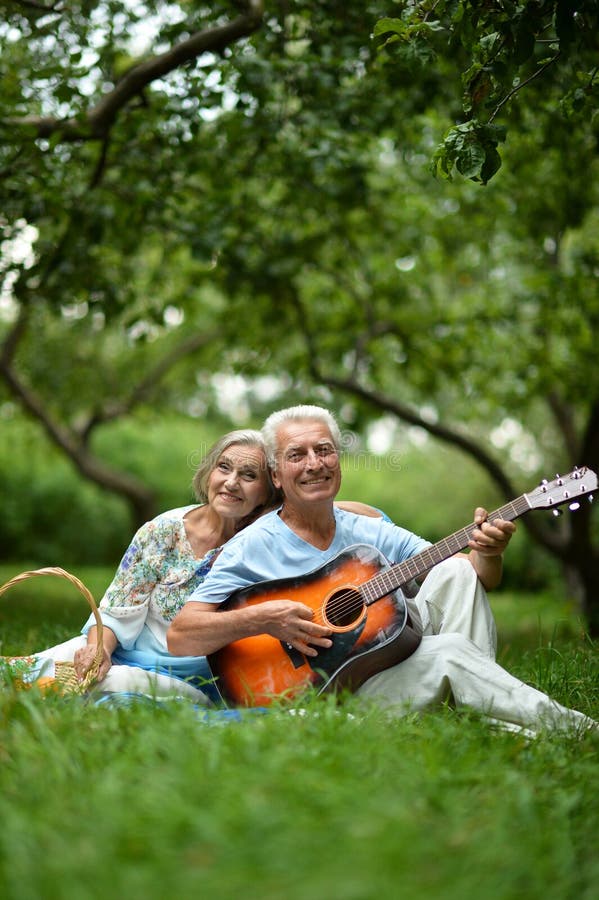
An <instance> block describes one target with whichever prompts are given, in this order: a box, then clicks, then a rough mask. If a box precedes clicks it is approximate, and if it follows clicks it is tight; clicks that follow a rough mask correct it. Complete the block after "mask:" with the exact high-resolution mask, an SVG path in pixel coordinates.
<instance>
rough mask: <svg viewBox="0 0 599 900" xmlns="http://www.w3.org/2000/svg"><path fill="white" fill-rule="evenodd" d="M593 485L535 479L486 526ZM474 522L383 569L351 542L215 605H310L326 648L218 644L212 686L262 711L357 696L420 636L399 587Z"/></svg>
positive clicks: (568, 500) (580, 475)
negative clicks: (323, 697)
mask: <svg viewBox="0 0 599 900" xmlns="http://www.w3.org/2000/svg"><path fill="white" fill-rule="evenodd" d="M596 488H597V476H596V474H595V473H594V472H593V471H592V470H591V469H588V468H586V467H583V468H580V469H574V471H573V472H571V473H570V474H569V475H565V476H561V477H560V476H558V477H557V478H556V479H555V480H554V481H552V482H547V481H543V482H542V483H541V485H540V486H539V487H537V488H536V489H535V490H533V491H532V492H531V493H529V494H522V495H521V496H520V497H518V498H517V499H516V500H512V501H511V503H507V504H506V505H505V506H502V507H501V508H500V509H498V510H496V511H495V512H492V513H490V515H489V521H492V520H493V519H505V520H507V521H512V520H514V519H517V518H518V517H519V516H522V515H524V513H527V512H529V511H530V510H533V509H553V510H554V511H555V513H559V512H560V510H559V507H560V506H562V505H563V504H568V505H569V506H570V508H571V509H576V508H577V507H578V506H579V505H580V503H579V498H580V497H583V496H585V495H587V496H588V497H589V499H591V500H592V496H591V491H593V490H596ZM475 528H477V526H476V525H475V524H474V523H471V524H469V525H466V527H465V528H462V529H460V531H456V532H455V533H454V534H451V535H449V537H446V538H444V539H443V540H442V541H439V542H438V543H436V544H433V545H432V546H430V547H428V548H427V549H426V550H423V551H422V552H420V553H417V554H416V555H415V556H412V557H410V558H409V559H406V560H404V561H403V562H400V563H396V564H394V565H390V564H389V563H388V562H387V560H386V559H385V557H384V556H383V555H382V554H381V553H380V552H379V551H378V550H377V549H376V548H375V547H371V546H369V545H366V544H354V545H353V546H351V547H348V548H347V549H345V550H343V551H342V552H341V553H339V554H337V555H336V556H335V557H333V558H332V559H331V560H329V562H327V563H326V564H325V565H324V566H320V567H319V568H318V569H315V570H314V571H312V572H310V573H308V574H306V575H302V576H298V577H291V578H283V579H277V580H274V581H262V582H259V583H257V584H254V585H251V586H250V587H247V588H243V589H241V590H239V591H236V592H235V593H234V594H232V595H231V596H230V597H229V598H228V599H227V600H226V601H225V602H224V603H223V604H222V605H221V607H220V608H221V609H226V610H233V609H243V608H247V607H251V606H254V605H255V604H257V603H264V602H266V601H268V600H283V599H285V600H294V601H296V602H298V603H304V604H306V606H309V607H310V609H312V611H313V613H314V616H313V621H315V622H318V623H319V624H322V625H326V626H327V627H328V628H330V629H331V632H332V633H331V635H330V637H331V639H332V641H333V644H332V646H331V647H330V648H327V649H323V648H318V656H315V657H308V656H305V655H304V654H303V653H300V652H299V651H298V650H296V649H294V648H293V647H292V646H291V645H289V644H286V643H285V642H284V641H280V640H278V639H277V638H274V637H271V635H268V634H260V635H255V636H252V637H247V638H242V639H241V640H238V641H233V642H232V643H230V644H227V645H226V646H225V647H223V648H222V649H220V650H218V651H217V652H216V653H213V654H211V655H210V656H209V657H208V662H209V664H210V668H211V670H212V673H213V675H214V677H215V680H216V681H215V684H216V687H217V689H218V691H219V692H220V695H221V698H222V699H223V701H224V702H225V703H230V704H234V705H237V706H268V705H269V704H270V703H272V702H273V700H274V699H276V698H283V697H285V698H294V697H296V696H297V695H298V694H299V693H301V691H303V690H305V689H306V688H308V687H313V688H316V689H317V692H318V693H322V692H326V691H331V690H340V689H348V690H356V689H357V688H358V687H360V685H362V684H363V683H364V682H365V681H366V680H367V679H368V678H370V677H372V676H373V675H375V674H376V673H377V672H381V671H382V670H383V669H387V668H389V667H390V666H394V665H397V664H398V663H400V662H402V661H403V660H404V659H407V657H408V656H410V655H411V654H412V653H413V652H414V651H415V650H416V648H417V647H418V645H419V643H420V640H421V634H420V633H419V631H418V630H417V629H416V628H415V627H414V625H413V623H412V622H411V620H410V616H409V613H408V608H407V604H406V599H405V597H404V595H403V593H402V591H401V588H402V587H405V586H406V585H408V584H409V582H411V581H412V580H413V579H416V578H419V577H420V576H421V575H424V574H425V573H426V572H428V571H429V570H430V569H432V568H433V566H435V565H437V564H438V563H440V562H442V561H443V560H444V559H448V558H449V557H450V556H453V555H454V554H455V553H458V552H459V551H461V550H463V549H464V548H465V547H467V545H468V541H469V540H470V539H471V537H472V533H473V531H474V530H475Z"/></svg>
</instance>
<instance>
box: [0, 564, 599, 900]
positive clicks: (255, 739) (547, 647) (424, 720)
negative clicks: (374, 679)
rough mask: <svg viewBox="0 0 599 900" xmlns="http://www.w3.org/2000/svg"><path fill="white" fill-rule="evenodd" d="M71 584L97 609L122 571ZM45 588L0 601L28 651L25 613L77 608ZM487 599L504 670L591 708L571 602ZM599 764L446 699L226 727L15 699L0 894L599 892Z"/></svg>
mask: <svg viewBox="0 0 599 900" xmlns="http://www.w3.org/2000/svg"><path fill="white" fill-rule="evenodd" d="M13 574H15V570H14V568H13V569H11V570H10V571H8V572H7V571H6V567H4V568H2V570H0V578H2V579H3V580H5V579H6V578H7V577H10V576H11V575H13ZM75 574H77V575H79V577H81V578H82V580H83V581H84V582H85V583H86V584H87V585H88V586H89V587H90V589H91V590H92V592H93V593H94V595H95V596H97V597H99V596H100V595H101V592H102V589H103V587H104V586H105V584H106V583H107V581H108V580H109V578H110V573H109V572H107V571H98V570H93V571H90V570H85V571H83V570H82V571H79V570H78V571H77V572H76V573H75ZM55 583H56V584H57V585H62V583H61V582H58V580H55V579H36V582H35V584H36V589H35V590H34V591H33V593H28V589H29V588H30V587H31V585H32V584H33V583H32V582H27V584H26V585H23V586H21V587H19V588H18V589H17V588H15V589H14V597H13V596H12V595H13V591H11V592H10V594H6V595H5V596H4V597H2V598H0V633H1V634H2V635H3V636H4V634H5V630H6V629H8V630H9V631H10V630H11V629H12V632H11V634H12V637H11V642H13V643H14V644H16V645H18V647H17V650H18V651H19V652H24V651H25V650H32V649H35V646H39V645H38V644H37V641H38V640H39V639H40V638H41V636H42V632H41V630H40V628H41V626H38V625H35V624H32V623H31V622H30V616H31V615H34V616H37V617H42V618H47V619H48V621H47V622H46V623H45V625H44V627H46V626H48V625H51V627H52V628H54V629H55V634H56V635H58V637H57V639H59V640H60V639H63V638H64V637H68V636H70V635H71V634H73V633H75V631H76V630H77V629H78V627H79V626H80V624H81V621H82V620H83V618H84V617H85V615H86V608H85V601H84V600H83V599H82V598H81V597H80V596H79V595H78V594H77V592H76V590H75V589H73V588H71V587H70V586H69V585H67V586H66V587H67V592H64V591H63V590H58V592H57V593H56V588H55V587H54V584H55ZM92 583H93V586H92ZM50 584H52V585H53V586H52V588H46V585H50ZM17 594H18V596H17ZM26 595H27V596H26ZM67 595H68V596H67ZM28 604H31V606H30V607H28ZM493 605H494V608H495V609H496V611H497V618H498V624H499V633H500V644H501V648H502V649H501V653H502V654H503V657H505V658H506V659H509V662H510V668H511V669H512V671H514V672H515V673H516V674H518V675H519V676H520V677H522V678H524V679H525V680H528V681H531V682H533V683H535V684H536V685H537V686H539V687H541V688H543V689H548V688H550V689H551V692H552V694H553V696H555V697H556V699H558V700H560V701H561V702H564V703H568V704H571V705H575V706H577V707H578V708H579V709H582V710H583V711H584V712H587V713H589V714H591V715H594V716H595V717H596V718H597V717H599V664H598V660H597V653H596V650H595V649H594V648H593V646H592V645H591V643H590V642H589V641H588V639H585V638H584V636H583V635H581V628H580V623H579V622H578V621H577V620H576V618H575V617H574V616H573V615H572V613H571V611H569V610H568V609H567V608H565V607H563V606H562V605H561V604H559V603H557V601H556V600H555V599H552V598H551V597H550V596H542V597H536V598H531V597H525V596H517V595H508V594H505V595H504V594H501V593H498V594H496V595H494V598H493ZM26 611H27V612H26ZM3 639H4V637H3ZM30 640H33V641H34V644H35V646H33V645H32V646H25V644H27V641H30ZM2 652H5V650H4V646H3V650H2ZM504 661H505V660H504ZM348 713H350V714H351V715H348ZM598 760H599V735H596V734H587V735H586V736H584V737H582V738H581V737H577V736H574V735H572V736H570V735H568V736H564V735H557V734H550V733H546V734H543V735H541V736H540V737H539V738H537V739H536V740H534V741H530V740H526V739H525V738H524V737H522V736H520V735H514V734H508V733H504V732H499V731H496V730H493V729H491V728H490V727H489V726H488V725H487V724H486V723H485V722H483V721H482V720H481V719H480V718H479V717H478V716H476V715H474V714H468V713H463V712H462V713H456V712H455V711H453V710H451V709H449V708H442V709H439V710H436V711H434V712H430V713H427V714H425V715H422V716H415V715H413V716H407V717H405V718H403V719H400V720H395V721H391V720H389V719H388V718H387V717H386V716H384V715H383V714H382V713H381V712H380V711H378V710H376V709H375V708H373V707H366V706H364V705H363V704H360V703H358V701H357V699H356V698H353V697H350V698H348V699H347V700H346V701H345V703H344V705H343V707H342V708H341V709H337V708H335V706H334V705H333V704H332V702H331V701H330V700H318V701H314V702H308V703H307V705H306V712H305V714H304V715H291V714H290V713H289V711H287V710H284V709H281V710H273V711H271V712H269V713H268V714H267V715H255V714H254V715H249V716H248V717H246V718H245V719H244V720H242V721H241V722H224V723H223V722H221V721H218V720H217V721H211V722H205V721H203V719H202V717H201V714H200V713H198V711H196V710H195V709H193V707H192V706H190V705H189V704H187V703H171V704H167V705H162V706H159V707H156V706H151V707H146V706H145V705H135V706H132V707H128V708H119V709H110V708H107V707H105V706H104V707H103V706H92V705H86V703H85V702H84V701H83V700H81V699H78V698H61V697H58V696H46V697H41V696H40V695H38V694H37V692H35V691H30V692H14V691H13V690H12V689H10V688H4V689H3V690H0V823H1V824H0V896H2V897H3V898H6V900H95V898H102V900H105V898H106V896H114V897H127V898H133V900H137V898H139V900H142V898H143V900H164V898H165V897H182V898H187V897H194V898H196V897H197V898H200V897H206V898H210V900H221V898H222V900H230V898H237V897H244V898H249V900H254V898H255V900H279V898H288V900H329V898H331V900H337V898H343V900H381V898H382V900H387V898H389V900H395V898H400V900H403V898H405V900H431V898H434V900H464V898H473V900H474V898H475V900H512V898H513V900H537V898H538V900H558V898H559V900H571V898H576V900H595V898H596V897H597V885H598V884H599V856H598V854H597V853H596V837H597V834H599V792H598V791H597V781H598V775H599V766H598Z"/></svg>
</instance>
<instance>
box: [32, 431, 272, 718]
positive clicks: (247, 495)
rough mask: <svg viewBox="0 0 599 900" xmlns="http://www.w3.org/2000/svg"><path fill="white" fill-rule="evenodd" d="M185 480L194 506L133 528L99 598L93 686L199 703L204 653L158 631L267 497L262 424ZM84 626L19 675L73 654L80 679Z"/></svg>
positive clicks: (87, 639)
mask: <svg viewBox="0 0 599 900" xmlns="http://www.w3.org/2000/svg"><path fill="white" fill-rule="evenodd" d="M193 488H194V493H195V496H196V498H197V500H198V503H197V504H193V505H189V506H183V507H179V508H177V509H171V510H168V511H167V512H164V513H161V514H160V515H159V516H157V517H156V518H155V519H152V521H150V522H146V524H145V525H142V527H141V528H140V529H139V530H138V531H137V533H136V534H135V535H134V537H133V540H132V541H131V544H130V545H129V547H128V549H127V551H126V553H125V555H124V556H123V559H122V560H121V563H120V565H119V567H118V569H117V571H116V574H115V576H114V578H113V580H112V582H111V584H110V586H109V587H108V589H107V591H106V593H105V594H104V597H103V598H102V601H101V603H100V604H99V612H100V616H101V618H102V625H103V631H102V642H103V646H104V657H103V660H102V662H101V665H100V670H99V673H98V683H97V684H96V686H95V688H94V689H93V690H94V692H95V693H97V692H99V693H104V692H106V693H113V692H120V691H135V692H142V693H148V694H151V695H159V696H161V695H168V694H172V693H176V694H177V695H180V696H189V697H192V698H193V699H195V700H196V701H197V702H200V703H201V702H207V693H208V694H209V693H210V678H211V675H210V670H209V669H208V666H207V663H206V661H205V659H204V658H203V657H173V656H171V654H170V653H169V652H168V650H167V648H166V632H167V629H168V626H169V624H170V621H171V620H172V618H173V617H174V616H175V614H176V613H177V612H178V610H179V609H180V608H181V607H182V606H183V604H184V603H185V600H186V599H187V597H188V596H189V594H190V593H191V592H192V591H193V590H195V588H196V587H197V586H198V585H199V584H201V582H202V581H203V580H204V578H205V577H206V574H207V572H208V571H209V570H210V567H211V565H212V563H213V561H214V559H215V557H216V555H217V553H218V551H219V549H220V548H221V547H222V545H223V544H224V543H226V542H227V541H228V540H229V538H230V537H232V536H233V535H234V534H235V533H236V532H237V531H238V530H239V529H240V528H242V527H243V526H244V525H246V524H247V523H248V522H249V521H252V519H253V518H254V517H256V516H258V515H260V513H261V512H262V511H264V509H267V508H268V507H269V506H271V505H272V503H273V502H274V500H275V488H274V486H273V484H272V481H271V479H270V475H269V472H268V467H267V465H266V457H265V454H264V447H263V442H262V437H261V435H260V432H258V431H252V430H249V429H247V430H238V431H231V432H229V433H228V434H225V435H224V436H223V437H221V438H220V440H218V441H217V442H216V443H215V444H214V445H213V446H212V447H211V448H210V450H209V451H208V453H207V454H206V456H205V458H204V459H203V461H202V462H201V464H200V465H199V467H198V469H197V471H196V473H195V475H194V478H193ZM82 631H83V633H82V635H80V636H79V637H75V638H72V639H71V640H69V641H66V642H65V643H63V644H59V645H57V646H56V647H51V648H49V649H47V650H43V651H41V652H40V653H36V654H35V655H34V656H33V657H32V666H31V670H30V672H29V674H28V675H26V676H25V677H26V679H27V680H36V679H39V678H48V677H50V678H52V676H53V674H54V662H55V661H62V662H73V664H74V667H75V671H76V673H77V675H78V676H79V677H80V678H82V677H83V676H84V675H85V673H86V672H87V671H88V669H89V668H90V666H91V664H92V661H93V659H94V656H95V653H96V648H97V634H96V632H97V628H96V624H95V620H94V618H93V617H90V619H89V620H88V622H87V623H86V624H85V626H84V628H83V629H82ZM18 659H20V660H22V658H18ZM202 689H203V690H202Z"/></svg>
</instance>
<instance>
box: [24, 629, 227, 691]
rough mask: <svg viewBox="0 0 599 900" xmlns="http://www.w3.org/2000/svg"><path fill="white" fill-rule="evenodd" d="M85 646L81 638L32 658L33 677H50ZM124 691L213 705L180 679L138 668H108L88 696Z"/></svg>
mask: <svg viewBox="0 0 599 900" xmlns="http://www.w3.org/2000/svg"><path fill="white" fill-rule="evenodd" d="M86 644H87V638H86V637H85V635H83V634H82V635H78V636H77V637H74V638H71V639H70V640H68V641H65V642H64V643H62V644H57V645H56V646H55V647H49V648H48V649H47V650H42V651H41V652H40V653H36V654H34V655H35V656H36V657H37V659H38V660H39V661H40V666H39V669H38V671H36V673H35V674H36V677H37V678H40V677H42V676H49V677H53V675H54V662H55V661H56V662H73V658H74V656H75V652H76V651H77V650H79V649H80V648H81V647H85V646H86ZM126 691H130V692H132V693H136V694H146V695H147V696H149V697H189V698H190V699H192V700H194V701H195V702H196V703H201V704H202V705H204V706H211V705H212V704H211V702H210V700H209V699H208V697H207V696H206V694H204V693H203V691H200V690H199V689H198V688H195V687H193V685H191V684H187V682H185V681H181V679H179V678H171V677H170V675H163V674H161V673H159V672H147V671H146V670H145V669H140V668H139V667H138V666H111V667H110V669H109V670H108V674H107V676H106V678H104V679H103V680H102V681H101V682H99V684H96V685H94V686H93V687H92V688H90V690H89V692H88V693H89V694H90V696H92V697H98V696H101V695H103V694H115V693H121V692H126Z"/></svg>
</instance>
